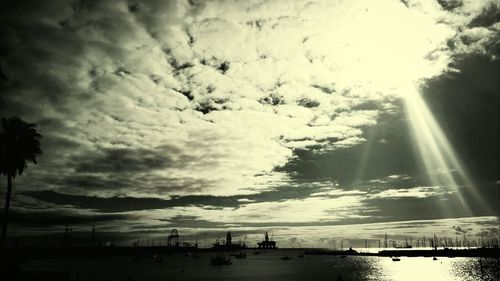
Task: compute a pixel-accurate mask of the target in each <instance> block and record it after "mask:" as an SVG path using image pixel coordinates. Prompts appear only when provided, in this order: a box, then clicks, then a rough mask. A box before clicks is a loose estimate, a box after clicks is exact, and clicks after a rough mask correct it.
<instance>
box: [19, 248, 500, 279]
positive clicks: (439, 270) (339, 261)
mask: <svg viewBox="0 0 500 281" xmlns="http://www.w3.org/2000/svg"><path fill="white" fill-rule="evenodd" d="M247 253H248V258H246V259H236V258H234V257H233V258H232V262H233V264H232V265H226V266H212V265H210V257H212V256H213V255H214V254H213V253H201V254H200V258H198V259H195V258H193V257H187V256H184V255H182V254H178V255H167V256H164V261H163V262H162V263H153V262H151V261H146V260H143V261H133V260H132V258H131V257H115V258H101V259H81V258H79V259H51V260H38V261H36V260H35V261H30V262H29V263H27V264H25V265H24V266H23V269H26V270H49V271H68V272H69V274H70V277H71V279H70V280H82V281H83V280H151V281H154V280H258V281H266V280H287V281H294V280H307V281H313V280H337V279H338V278H339V276H342V280H381V281H386V280H387V281H389V280H391V281H392V280H398V281H404V280H425V281H431V280H500V262H499V260H498V259H492V258H458V257H457V258H444V257H441V258H440V257H438V260H436V261H434V260H432V258H423V257H412V258H410V257H401V261H399V262H394V261H392V260H391V259H390V258H388V257H374V256H371V257H363V256H348V257H347V258H340V257H339V256H308V255H306V256H305V257H304V258H299V257H298V255H299V254H300V253H301V252H300V251H299V250H288V251H287V252H286V253H287V255H288V256H290V257H291V258H292V259H291V260H289V261H284V260H281V259H280V257H281V256H282V255H283V251H281V250H276V251H267V252H266V253H261V254H260V255H254V254H253V251H247Z"/></svg>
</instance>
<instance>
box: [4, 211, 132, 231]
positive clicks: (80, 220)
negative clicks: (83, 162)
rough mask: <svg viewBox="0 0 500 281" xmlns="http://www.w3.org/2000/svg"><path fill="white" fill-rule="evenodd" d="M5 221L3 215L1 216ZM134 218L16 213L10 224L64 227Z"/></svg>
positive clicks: (48, 212) (14, 212)
mask: <svg viewBox="0 0 500 281" xmlns="http://www.w3.org/2000/svg"><path fill="white" fill-rule="evenodd" d="M0 217H2V219H3V215H2V216H0ZM130 218H132V217H131V216H129V215H123V214H78V213H77V212H69V211H61V210H49V211H16V210H12V211H11V212H10V213H9V223H10V224H12V225H14V226H18V225H21V226H30V227H42V228H43V227H45V228H46V227H49V226H62V225H80V224H96V223H109V222H112V221H117V220H125V219H130Z"/></svg>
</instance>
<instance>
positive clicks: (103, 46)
mask: <svg viewBox="0 0 500 281" xmlns="http://www.w3.org/2000/svg"><path fill="white" fill-rule="evenodd" d="M2 10H3V11H4V12H3V13H2V17H1V18H2V19H1V22H0V23H1V27H0V32H1V38H2V39H1V45H0V47H1V49H0V70H1V72H0V74H1V75H0V87H1V90H2V96H1V97H0V109H1V110H2V114H1V115H10V114H15V115H21V116H22V117H23V118H25V119H27V120H29V121H31V122H34V123H37V124H38V125H39V129H40V131H41V133H42V134H43V135H44V142H43V148H44V157H43V158H42V159H41V161H40V164H39V165H38V166H37V167H36V169H35V168H33V169H29V170H28V173H27V175H26V176H25V177H22V178H20V179H18V180H16V181H17V182H16V184H17V183H19V184H17V186H16V188H18V189H19V190H20V191H23V192H25V193H26V194H29V193H30V192H33V191H35V190H37V191H39V190H42V191H47V192H56V193H57V194H62V195H66V196H82V198H83V197H87V198H88V197H95V198H101V199H105V198H108V199H112V198H143V199H144V198H147V199H151V200H153V198H155V200H171V199H175V198H177V197H176V196H182V198H185V197H187V196H213V197H218V196H219V197H220V196H225V197H231V196H233V197H234V200H236V202H237V203H234V205H231V206H223V207H220V206H219V207H220V208H219V207H217V208H214V209H210V208H211V207H210V206H213V204H210V203H209V202H203V203H200V206H196V205H195V204H192V205H189V202H188V203H186V205H185V206H173V205H169V204H166V206H167V207H166V208H164V209H161V211H160V210H155V211H148V210H144V211H143V213H144V214H142V213H139V214H138V215H139V216H142V215H144V216H145V217H147V218H149V219H151V220H156V219H158V220H159V219H168V218H174V217H176V216H194V217H196V218H203V219H205V220H207V221H211V222H215V221H217V220H218V221H222V222H224V223H232V224H235V223H238V222H239V220H241V218H244V220H245V222H248V223H256V222H258V221H260V220H267V221H269V222H273V223H279V222H285V221H287V222H290V223H303V222H307V221H311V217H312V218H314V219H313V220H314V221H317V222H323V221H332V222H335V221H341V220H345V219H364V218H368V217H370V213H371V212H373V211H376V210H378V207H377V206H374V205H370V204H369V203H367V202H368V201H367V198H369V200H374V201H375V200H388V199H389V198H392V199H397V198H407V199H408V198H419V199H422V198H427V197H433V196H438V195H443V196H444V195H450V194H451V193H450V192H449V190H447V189H446V187H445V188H443V187H436V186H421V185H413V186H405V187H404V189H401V188H402V187H398V186H394V185H391V186H386V187H387V188H390V190H377V189H376V188H375V189H372V190H366V189H363V188H359V189H356V188H355V189H352V190H345V186H341V187H338V188H334V189H324V186H321V185H322V184H323V183H320V184H318V185H317V186H314V185H312V187H311V185H302V186H301V182H300V181H297V178H296V177H294V175H295V171H290V170H288V169H286V168H283V167H286V165H289V164H290V163H291V162H292V161H294V160H296V159H297V158H298V155H299V153H300V151H308V152H311V153H325V152H329V151H334V150H339V149H345V148H350V147H354V146H356V145H359V144H362V143H365V142H366V134H365V133H366V132H367V130H368V128H371V127H374V126H377V124H378V122H379V120H380V118H381V116H382V115H392V114H395V112H398V111H399V103H398V99H399V98H400V97H402V96H404V95H405V92H404V91H403V89H405V88H406V86H407V85H408V84H410V83H421V82H422V81H425V80H426V79H430V78H433V77H436V76H438V75H441V74H443V73H446V72H452V71H454V69H453V62H454V61H455V60H458V59H459V58H462V57H465V56H468V55H471V54H482V55H485V56H489V57H490V58H491V59H492V60H497V59H498V58H496V57H495V56H494V51H495V48H497V47H495V46H498V31H499V29H500V25H499V23H498V22H497V21H498V16H497V15H498V4H497V3H495V2H494V1H473V0H468V1H465V0H464V1H445V0H443V1H426V0H422V1H413V0H408V1H393V0H383V1H356V2H352V1H333V2H332V1H309V2H305V1H207V2H205V1H179V2H173V1H157V2H156V1H155V2H135V1H106V2H102V1H82V2H74V1H60V3H51V4H44V5H42V4H40V3H38V2H36V1H34V2H25V3H22V4H13V6H11V7H8V9H7V7H6V9H2ZM384 141H385V140H384ZM381 143H383V142H382V140H381ZM335 180H337V179H335V178H330V179H328V181H330V182H331V181H335ZM375 180H384V179H375ZM385 180H387V179H385ZM372 184H375V183H372ZM296 186H300V190H305V192H302V193H301V194H302V197H301V196H296V197H293V196H292V197H287V198H280V197H279V196H277V197H276V198H272V197H270V198H268V199H264V200H259V199H258V198H255V197H252V196H259V194H268V193H266V192H272V191H276V190H280V191H283V190H284V189H286V188H283V187H290V188H293V187H296ZM315 192H316V193H315ZM281 194H282V195H283V196H284V194H285V193H281ZM304 194H306V195H307V196H309V195H311V196H310V197H307V198H305V197H304ZM339 198H340V199H339ZM49 199H50V200H49ZM49 199H47V198H46V200H47V201H51V200H54V199H53V198H49ZM30 200H31V199H30ZM82 200H83V199H82ZM19 202H23V201H22V200H21V199H20V200H19ZM22 206H23V204H21V203H19V205H18V207H19V208H21V207H22ZM26 206H28V205H26V202H25V204H24V207H25V208H27V207H26ZM160 206H162V204H160ZM207 206H208V207H207ZM73 207H76V205H73ZM61 208H62V207H61ZM82 208H83V207H82ZM86 208H89V209H85V208H83V209H82V210H85V212H90V213H92V212H93V211H92V210H93V209H94V208H92V207H91V206H86ZM96 209H98V208H96ZM145 209H147V208H145ZM304 209H307V210H309V213H308V214H303V213H301V210H304ZM262 210H265V211H262ZM285 210H286V211H285ZM137 211H138V212H140V211H139V210H137ZM262 213H265V215H262ZM284 214H287V215H284ZM134 215H137V214H134Z"/></svg>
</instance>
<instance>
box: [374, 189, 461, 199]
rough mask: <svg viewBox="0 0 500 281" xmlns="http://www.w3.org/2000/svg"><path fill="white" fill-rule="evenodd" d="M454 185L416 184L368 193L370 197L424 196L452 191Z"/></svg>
mask: <svg viewBox="0 0 500 281" xmlns="http://www.w3.org/2000/svg"><path fill="white" fill-rule="evenodd" d="M454 192H455V190H454V187H448V188H447V187H443V186H417V187H413V188H408V189H388V190H385V191H382V192H379V193H375V194H370V197H371V198H403V197H411V198H426V197H430V196H438V195H443V194H449V193H454Z"/></svg>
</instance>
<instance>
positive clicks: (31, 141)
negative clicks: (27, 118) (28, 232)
mask: <svg viewBox="0 0 500 281" xmlns="http://www.w3.org/2000/svg"><path fill="white" fill-rule="evenodd" d="M2 127H3V131H2V132H1V133H0V173H1V174H2V175H6V176H7V193H6V194H5V209H4V213H3V222H2V237H1V241H0V249H3V248H4V246H5V237H6V235H7V224H8V221H9V207H10V198H11V194H12V179H13V178H14V177H16V175H18V174H19V175H22V173H23V171H24V169H26V168H27V167H28V162H32V163H34V164H36V159H37V157H38V156H40V155H41V154H42V150H41V149H40V138H41V137H42V136H41V135H40V134H39V133H38V132H37V131H36V125H35V124H29V123H26V122H24V121H23V120H22V119H21V118H19V117H17V116H13V117H10V118H2Z"/></svg>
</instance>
